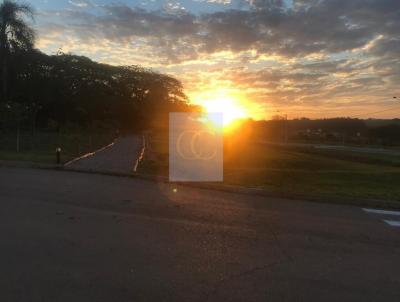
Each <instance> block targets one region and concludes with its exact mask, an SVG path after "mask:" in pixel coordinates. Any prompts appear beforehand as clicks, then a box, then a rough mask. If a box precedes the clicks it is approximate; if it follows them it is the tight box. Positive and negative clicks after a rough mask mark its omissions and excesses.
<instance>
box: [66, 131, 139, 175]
mask: <svg viewBox="0 0 400 302" xmlns="http://www.w3.org/2000/svg"><path fill="white" fill-rule="evenodd" d="M142 145H143V141H142V137H140V136H136V135H130V136H122V137H119V138H118V139H116V140H115V142H113V143H112V144H110V145H108V146H106V147H104V148H102V149H100V150H98V151H96V152H93V153H88V154H85V155H83V156H81V157H79V158H76V159H74V160H72V161H70V162H68V163H67V164H66V167H67V168H70V169H78V170H86V171H102V172H117V173H132V172H133V170H134V168H135V164H136V161H137V159H138V156H139V153H140V151H141V148H142Z"/></svg>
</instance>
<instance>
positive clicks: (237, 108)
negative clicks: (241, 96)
mask: <svg viewBox="0 0 400 302" xmlns="http://www.w3.org/2000/svg"><path fill="white" fill-rule="evenodd" d="M201 105H202V106H203V108H204V109H205V110H206V112H209V113H211V112H222V114H223V118H224V121H223V123H224V127H227V126H229V125H231V124H232V123H233V122H234V121H235V120H237V119H241V118H245V117H247V112H246V108H245V107H244V106H243V105H242V104H241V103H240V102H239V101H238V100H237V99H235V98H233V97H229V96H224V97H219V98H216V99H210V100H206V101H203V103H202V104H201Z"/></svg>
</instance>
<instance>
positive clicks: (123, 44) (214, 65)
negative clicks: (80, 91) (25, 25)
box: [29, 0, 400, 118]
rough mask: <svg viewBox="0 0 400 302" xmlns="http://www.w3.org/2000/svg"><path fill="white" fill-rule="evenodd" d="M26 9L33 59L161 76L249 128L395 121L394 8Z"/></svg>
mask: <svg viewBox="0 0 400 302" xmlns="http://www.w3.org/2000/svg"><path fill="white" fill-rule="evenodd" d="M29 2H30V3H31V4H32V6H33V7H34V8H35V9H36V11H37V17H36V23H35V27H36V29H37V31H38V42H37V47H38V48H40V49H41V50H42V51H44V52H46V53H49V54H52V53H55V52H56V51H57V50H58V49H60V48H61V49H62V50H63V51H64V52H72V53H74V54H79V55H85V56H88V57H90V58H92V59H94V60H97V61H101V62H105V63H110V64H114V65H133V64H140V65H143V66H145V67H150V68H153V69H155V70H158V71H161V72H166V73H169V74H171V75H174V76H175V77H177V78H178V79H180V80H181V81H182V82H183V84H184V86H185V89H186V92H187V94H188V95H189V96H190V98H191V99H192V100H193V101H194V102H202V101H204V100H208V101H209V100H212V99H215V98H223V97H226V96H229V97H232V98H235V99H239V100H240V101H241V102H245V103H246V106H247V107H248V108H250V109H249V112H250V114H251V115H252V117H254V118H269V117H271V116H272V115H275V114H277V113H280V114H282V113H286V114H288V116H289V118H296V117H303V116H306V117H312V118H315V117H333V116H360V117H377V118H380V117H382V118H383V117H386V118H388V117H390V118H391V117H400V106H399V105H397V104H399V103H400V100H399V99H394V98H393V96H400V85H399V84H400V55H399V54H400V1H399V0H137V1H136V0H131V1H128V0H119V1H117V0H115V1H113V0H69V1H68V0H32V1H29ZM381 111H382V112H381ZM375 112H376V113H375Z"/></svg>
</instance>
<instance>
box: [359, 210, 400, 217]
mask: <svg viewBox="0 0 400 302" xmlns="http://www.w3.org/2000/svg"><path fill="white" fill-rule="evenodd" d="M363 210H364V211H365V212H368V213H374V214H382V215H395V216H400V211H385V210H376V209H363Z"/></svg>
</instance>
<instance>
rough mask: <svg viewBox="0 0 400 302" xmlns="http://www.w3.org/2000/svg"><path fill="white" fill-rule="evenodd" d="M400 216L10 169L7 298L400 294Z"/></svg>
mask: <svg viewBox="0 0 400 302" xmlns="http://www.w3.org/2000/svg"><path fill="white" fill-rule="evenodd" d="M398 214H399V213H398V212H390V213H386V212H376V211H365V210H363V209H361V208H358V207H351V206H343V205H328V204H317V203H309V202H302V201H289V200H279V199H271V198H265V197H256V196H248V195H239V194H238V195H236V194H231V193H224V192H217V191H208V190H201V189H195V188H189V187H176V186H173V185H170V184H163V183H154V182H150V181H145V180H138V179H132V178H124V177H113V176H104V175H94V174H84V173H76V172H66V171H52V170H34V169H21V168H19V169H18V168H4V167H3V168H0V221H1V224H0V225H1V227H0V235H1V238H2V240H1V241H0V255H1V257H0V268H1V274H0V292H1V298H0V300H1V301H30V302H33V301H51V302H57V301H65V302H67V301H68V302H70V301H85V302H87V301H89V302H90V301H113V302H119V301H121V302H122V301H199V302H204V301H224V302H226V301H324V302H325V301H341V302H342V301H363V302H364V301H400V228H399V227H397V226H396V225H395V224H392V225H391V224H389V223H387V221H392V222H393V221H399V220H400V216H398ZM384 220H386V222H385V221H384Z"/></svg>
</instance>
